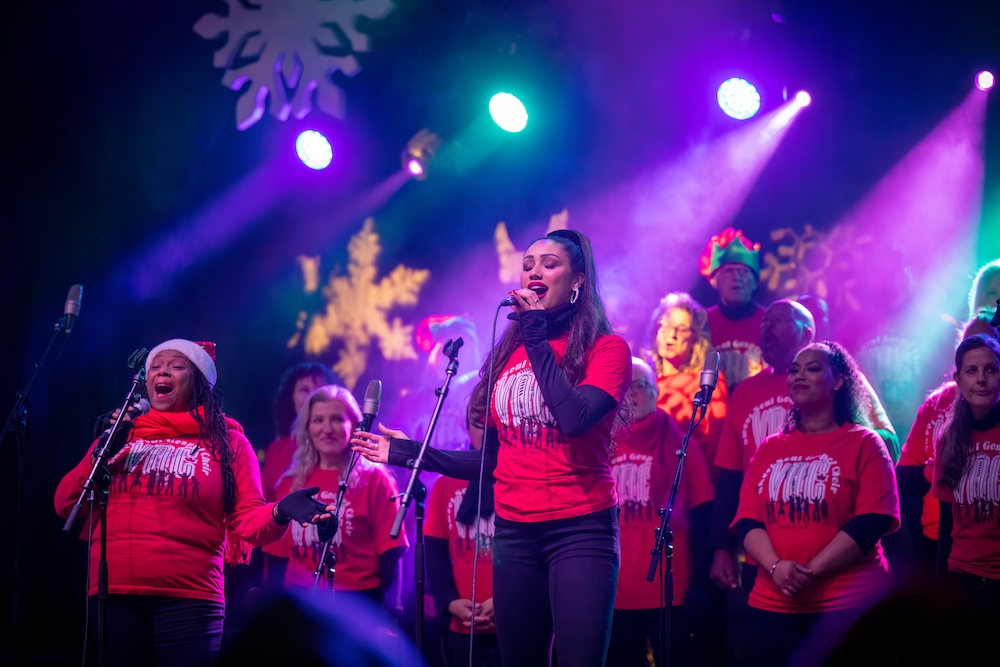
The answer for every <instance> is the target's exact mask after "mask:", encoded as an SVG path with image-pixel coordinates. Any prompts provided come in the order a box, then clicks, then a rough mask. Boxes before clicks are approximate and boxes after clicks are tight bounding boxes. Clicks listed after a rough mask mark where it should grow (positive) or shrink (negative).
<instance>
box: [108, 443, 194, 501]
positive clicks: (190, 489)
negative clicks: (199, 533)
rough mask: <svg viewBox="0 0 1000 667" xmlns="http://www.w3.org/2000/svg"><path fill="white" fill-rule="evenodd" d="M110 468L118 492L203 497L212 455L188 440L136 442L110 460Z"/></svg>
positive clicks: (114, 487)
mask: <svg viewBox="0 0 1000 667" xmlns="http://www.w3.org/2000/svg"><path fill="white" fill-rule="evenodd" d="M116 464H118V465H116ZM108 469H109V470H110V471H111V473H112V484H111V491H114V492H116V493H132V494H141V493H142V492H143V490H144V489H145V493H146V495H149V496H180V497H181V498H200V497H201V485H202V484H203V481H199V479H198V477H199V476H200V477H203V478H204V477H208V476H209V474H211V471H212V455H211V453H209V451H208V450H207V449H205V447H199V446H198V445H195V444H192V443H190V442H187V441H186V440H171V439H167V440H157V441H156V442H148V441H146V440H136V441H134V442H131V443H129V445H128V446H127V447H125V448H123V449H122V450H121V451H120V452H118V453H117V454H115V455H114V456H113V457H111V458H110V459H109V460H108ZM199 471H200V475H199ZM129 475H131V476H132V478H131V480H130V479H129Z"/></svg>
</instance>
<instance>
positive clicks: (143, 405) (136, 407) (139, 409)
mask: <svg viewBox="0 0 1000 667" xmlns="http://www.w3.org/2000/svg"><path fill="white" fill-rule="evenodd" d="M151 407H152V406H151V405H150V404H149V401H147V400H146V399H145V398H140V399H139V400H138V401H136V402H135V403H133V404H132V405H130V406H129V407H128V409H127V410H125V415H126V416H128V417H131V418H132V419H135V418H136V417H140V416H142V415H144V414H146V413H147V412H149V410H150V408H151ZM118 417H119V419H121V418H122V415H118ZM112 428H114V424H112V425H111V426H109V427H107V428H106V429H104V436H107V435H110V433H111V429H112Z"/></svg>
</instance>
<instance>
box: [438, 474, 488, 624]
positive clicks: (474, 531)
mask: <svg viewBox="0 0 1000 667" xmlns="http://www.w3.org/2000/svg"><path fill="white" fill-rule="evenodd" d="M468 488H469V483H468V482H466V481H462V480H458V479H452V478H450V477H440V478H438V480H437V482H435V483H434V488H433V489H431V495H430V498H429V499H428V501H427V521H426V523H425V524H424V534H425V535H427V537H437V538H440V539H442V540H448V553H449V554H450V555H451V572H452V576H454V577H455V587H456V588H457V589H458V594H459V596H460V597H461V599H464V600H472V566H473V564H474V563H475V560H476V539H477V538H478V540H479V565H478V566H476V600H475V602H477V603H478V602H484V601H485V600H489V599H490V598H491V597H493V535H494V534H495V531H496V529H495V527H494V523H495V522H494V518H495V515H493V514H491V515H490V518H489V519H478V520H477V525H474V526H467V525H465V524H464V523H460V522H459V521H458V510H459V508H460V507H462V500H463V499H464V498H465V494H466V491H467V490H468ZM451 629H452V631H454V632H460V633H462V634H465V635H467V634H469V628H468V627H466V626H465V625H463V624H462V622H461V621H459V620H458V619H457V618H454V617H452V619H451ZM481 632H486V633H487V634H496V630H495V629H493V630H485V631H480V630H476V634H477V635H478V634H480V633H481Z"/></svg>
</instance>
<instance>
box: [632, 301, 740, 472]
mask: <svg viewBox="0 0 1000 667" xmlns="http://www.w3.org/2000/svg"><path fill="white" fill-rule="evenodd" d="M651 329H652V331H653V335H652V336H651V338H652V357H653V366H654V368H655V369H656V387H657V391H658V392H659V397H658V398H657V400H656V407H658V408H659V409H661V410H663V411H664V412H666V413H667V414H668V415H670V416H671V417H673V418H674V419H675V420H676V421H677V425H678V426H680V428H681V432H682V433H683V432H686V431H687V428H688V424H689V423H690V422H691V416H692V413H693V412H694V403H693V400H694V396H695V394H696V393H698V390H699V389H701V369H702V367H703V366H704V365H705V357H706V356H707V355H708V353H709V352H711V351H712V334H711V332H710V331H709V329H708V313H707V312H706V311H705V309H704V308H702V307H701V304H699V303H698V302H697V301H695V300H694V299H693V298H692V297H691V296H690V295H689V294H685V293H683V292H671V293H670V294H668V295H666V296H665V297H663V299H662V300H661V301H660V305H659V306H658V307H657V309H656V310H655V311H654V312H653V320H652V326H651ZM728 400H729V391H728V390H727V388H726V380H725V378H724V377H723V374H722V373H721V372H720V373H719V383H718V384H717V385H716V387H715V391H714V392H713V393H712V401H711V402H710V403H709V404H708V410H707V412H706V413H705V419H704V421H702V422H701V424H700V425H699V426H698V428H697V429H695V431H694V438H695V439H696V440H697V441H698V444H699V445H700V447H701V452H702V454H703V455H704V458H705V461H707V462H708V466H709V472H710V473H711V474H712V481H713V482H715V480H716V477H717V475H716V473H717V468H716V467H715V452H716V450H717V449H718V447H719V438H721V437H722V426H723V423H724V422H725V421H726V402H727V401H728Z"/></svg>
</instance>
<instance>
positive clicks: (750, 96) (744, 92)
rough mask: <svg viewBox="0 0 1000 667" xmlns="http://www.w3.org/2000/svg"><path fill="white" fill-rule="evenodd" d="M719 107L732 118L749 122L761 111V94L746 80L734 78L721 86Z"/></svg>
mask: <svg viewBox="0 0 1000 667" xmlns="http://www.w3.org/2000/svg"><path fill="white" fill-rule="evenodd" d="M718 99H719V107H721V108H722V110H723V111H724V112H725V113H726V115H727V116H729V117H730V118H735V119H736V120H748V119H750V118H753V117H754V116H756V115H757V112H758V111H760V93H758V92H757V89H756V88H754V87H753V84H752V83H750V82H749V81H747V80H746V79H738V78H732V79H727V80H726V81H723V82H722V85H721V86H719V93H718Z"/></svg>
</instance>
